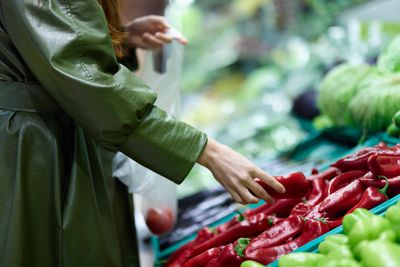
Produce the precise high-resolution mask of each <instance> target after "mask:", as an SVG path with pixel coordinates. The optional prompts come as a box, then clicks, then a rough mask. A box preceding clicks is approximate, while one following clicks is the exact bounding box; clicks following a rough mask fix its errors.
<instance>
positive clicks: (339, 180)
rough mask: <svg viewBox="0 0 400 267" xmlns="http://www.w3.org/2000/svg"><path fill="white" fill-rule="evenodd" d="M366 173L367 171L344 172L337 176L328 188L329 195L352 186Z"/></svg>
mask: <svg viewBox="0 0 400 267" xmlns="http://www.w3.org/2000/svg"><path fill="white" fill-rule="evenodd" d="M366 173H367V170H354V171H348V172H344V173H342V174H340V175H338V176H336V177H335V178H333V179H332V180H331V181H330V182H329V184H328V186H327V195H330V194H332V193H334V192H336V191H337V190H339V189H340V188H343V187H345V186H346V185H348V184H350V183H351V182H353V181H354V180H355V179H358V178H360V177H362V176H363V175H364V174H366Z"/></svg>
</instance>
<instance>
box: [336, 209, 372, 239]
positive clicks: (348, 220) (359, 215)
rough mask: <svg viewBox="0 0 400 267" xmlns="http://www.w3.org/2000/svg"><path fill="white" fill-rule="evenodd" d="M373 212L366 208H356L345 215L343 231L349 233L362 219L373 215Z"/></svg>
mask: <svg viewBox="0 0 400 267" xmlns="http://www.w3.org/2000/svg"><path fill="white" fill-rule="evenodd" d="M372 216H373V214H372V213H371V212H370V211H368V210H366V209H361V208H360V209H356V210H355V211H353V212H352V213H351V214H348V215H346V216H344V217H343V232H344V233H345V234H349V233H350V231H351V230H352V229H353V227H354V225H355V224H356V223H357V222H358V221H361V220H364V219H367V218H370V217H372Z"/></svg>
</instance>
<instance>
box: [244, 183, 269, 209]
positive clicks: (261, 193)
mask: <svg viewBox="0 0 400 267" xmlns="http://www.w3.org/2000/svg"><path fill="white" fill-rule="evenodd" d="M246 186H247V188H248V189H249V190H250V191H251V192H252V193H253V194H254V195H256V196H257V197H259V198H261V199H263V200H265V201H266V202H269V203H273V202H274V201H275V200H274V198H273V197H272V196H270V195H269V194H268V193H267V191H265V190H264V188H262V186H261V185H259V184H258V183H257V182H255V181H254V179H251V180H250V181H248V182H247V185H246Z"/></svg>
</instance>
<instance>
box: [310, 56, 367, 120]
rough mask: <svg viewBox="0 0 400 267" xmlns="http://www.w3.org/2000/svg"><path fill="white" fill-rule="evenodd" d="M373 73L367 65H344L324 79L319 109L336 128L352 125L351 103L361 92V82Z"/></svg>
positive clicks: (318, 101) (336, 68) (319, 98)
mask: <svg viewBox="0 0 400 267" xmlns="http://www.w3.org/2000/svg"><path fill="white" fill-rule="evenodd" d="M371 72H374V69H373V68H371V67H370V66H368V65H365V64H359V65H350V64H342V65H339V66H337V67H335V68H334V69H332V70H331V71H330V72H329V73H328V74H327V75H326V76H325V78H324V79H323V81H322V83H321V86H320V92H319V96H318V99H317V103H318V107H319V109H320V110H321V112H322V113H323V114H325V115H327V116H328V117H329V118H330V119H331V120H332V122H333V123H334V124H335V125H336V126H346V125H351V116H350V112H349V110H348V106H349V103H350V101H351V99H352V98H353V96H355V95H356V94H357V92H358V91H359V90H360V87H359V86H358V85H359V84H360V82H361V81H362V80H363V79H364V78H365V77H367V76H368V75H370V73H371Z"/></svg>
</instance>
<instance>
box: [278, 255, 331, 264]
mask: <svg viewBox="0 0 400 267" xmlns="http://www.w3.org/2000/svg"><path fill="white" fill-rule="evenodd" d="M324 258H325V256H324V255H321V254H316V253H303V252H300V253H291V254H287V255H284V256H282V257H281V258H280V259H279V262H278V266H279V267H314V266H316V265H317V264H318V263H319V262H320V261H321V260H323V259H324Z"/></svg>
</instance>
